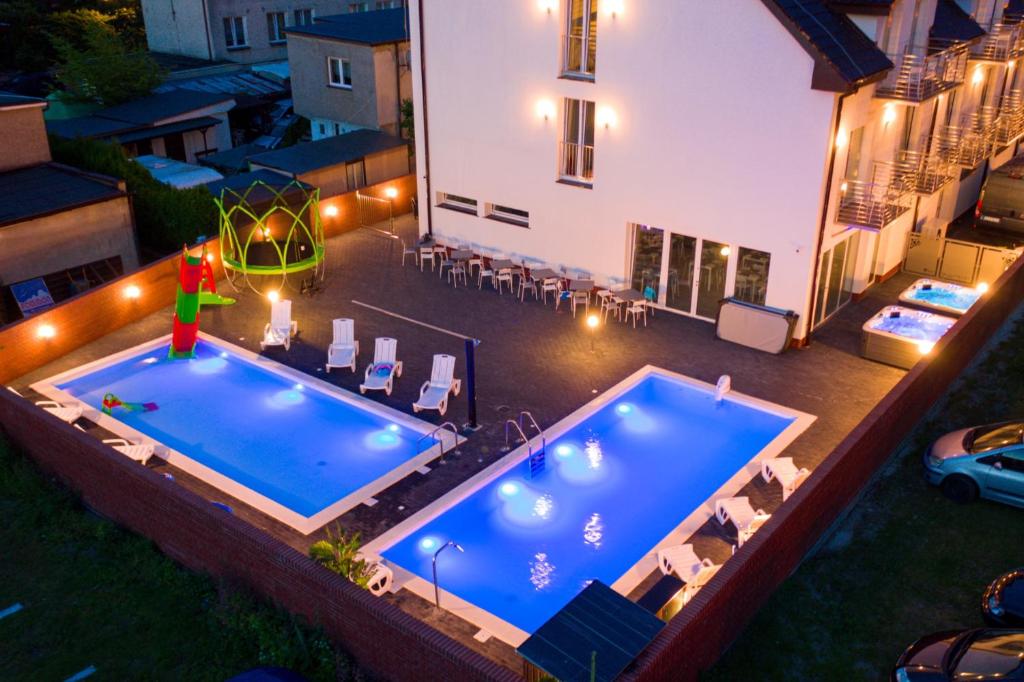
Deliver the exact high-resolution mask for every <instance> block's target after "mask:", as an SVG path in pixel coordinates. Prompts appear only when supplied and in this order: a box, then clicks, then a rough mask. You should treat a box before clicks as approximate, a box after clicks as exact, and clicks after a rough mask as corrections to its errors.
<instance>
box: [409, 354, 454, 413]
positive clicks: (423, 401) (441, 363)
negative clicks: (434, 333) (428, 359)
mask: <svg viewBox="0 0 1024 682" xmlns="http://www.w3.org/2000/svg"><path fill="white" fill-rule="evenodd" d="M460 390H462V380H460V379H456V378H455V356H454V355H435V356H434V367H433V369H432V370H431V372H430V381H424V382H423V386H421V387H420V397H419V399H418V400H417V401H416V402H414V403H413V404H412V410H413V412H419V411H421V410H437V411H438V412H440V413H441V415H442V416H444V413H445V412H446V411H447V410H448V395H449V394H450V393H454V394H455V395H458V394H459V391H460Z"/></svg>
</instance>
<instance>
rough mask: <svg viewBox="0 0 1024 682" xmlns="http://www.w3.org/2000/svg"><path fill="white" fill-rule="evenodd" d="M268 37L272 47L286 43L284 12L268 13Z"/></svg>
mask: <svg viewBox="0 0 1024 682" xmlns="http://www.w3.org/2000/svg"><path fill="white" fill-rule="evenodd" d="M267 36H268V37H269V38H270V44H271V45H280V44H281V43H283V42H284V12H267Z"/></svg>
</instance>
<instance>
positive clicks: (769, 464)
mask: <svg viewBox="0 0 1024 682" xmlns="http://www.w3.org/2000/svg"><path fill="white" fill-rule="evenodd" d="M810 475H811V472H810V470H809V469H806V468H801V469H798V468H797V467H796V465H795V464H793V458H792V457H778V458H775V459H766V460H764V461H763V462H761V478H763V479H764V482H765V483H771V482H772V481H773V480H778V482H779V484H780V485H781V486H782V501H783V502H785V501H786V500H787V499H789V496H790V495H792V494H793V491H795V490H796V489H797V488H798V487H800V484H801V483H803V482H804V481H806V480H807V477H808V476H810Z"/></svg>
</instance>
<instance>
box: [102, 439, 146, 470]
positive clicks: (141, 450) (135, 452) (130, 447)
mask: <svg viewBox="0 0 1024 682" xmlns="http://www.w3.org/2000/svg"><path fill="white" fill-rule="evenodd" d="M103 443H104V444H105V445H109V446H110V447H112V448H114V449H115V450H117V451H118V452H120V453H121V454H122V455H125V456H126V457H128V458H129V459H134V460H135V461H136V462H138V463H139V464H145V463H146V462H148V461H149V458H150V457H152V456H153V444H152V443H132V442H131V441H128V440H125V439H124V438H107V439H106V440H104V441H103Z"/></svg>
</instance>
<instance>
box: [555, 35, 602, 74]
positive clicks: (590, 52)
mask: <svg viewBox="0 0 1024 682" xmlns="http://www.w3.org/2000/svg"><path fill="white" fill-rule="evenodd" d="M596 66H597V36H595V35H593V34H591V35H588V36H582V35H563V36H562V75H563V76H565V77H567V78H579V79H582V80H594V70H595V68H596Z"/></svg>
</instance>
